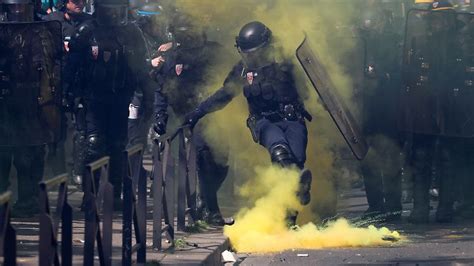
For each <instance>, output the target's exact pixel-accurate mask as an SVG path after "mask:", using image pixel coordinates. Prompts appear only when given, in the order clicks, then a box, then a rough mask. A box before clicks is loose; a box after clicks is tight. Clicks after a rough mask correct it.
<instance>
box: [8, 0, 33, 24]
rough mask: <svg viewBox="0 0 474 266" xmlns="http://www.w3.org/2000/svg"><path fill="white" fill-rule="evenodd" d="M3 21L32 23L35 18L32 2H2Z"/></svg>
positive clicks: (12, 0)
mask: <svg viewBox="0 0 474 266" xmlns="http://www.w3.org/2000/svg"><path fill="white" fill-rule="evenodd" d="M0 2H1V4H2V12H3V20H5V21H8V22H31V21H33V18H34V5H33V1H31V0H0Z"/></svg>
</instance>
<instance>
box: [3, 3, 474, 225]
mask: <svg viewBox="0 0 474 266" xmlns="http://www.w3.org/2000/svg"><path fill="white" fill-rule="evenodd" d="M0 3H2V21H3V22H5V23H18V22H28V23H32V24H31V25H35V24H34V23H33V22H35V21H37V22H39V21H49V22H50V24H48V22H44V23H46V24H44V25H48V26H47V27H46V28H48V31H47V32H48V34H50V35H49V37H48V36H46V35H47V34H45V33H44V32H43V28H42V27H40V26H38V27H36V26H31V27H29V31H26V32H21V33H19V32H18V31H19V30H18V29H16V28H7V29H8V30H4V28H2V33H1V34H2V35H1V36H0V37H1V38H2V40H9V41H8V42H9V44H6V43H3V44H2V45H1V47H0V49H3V50H2V51H11V49H12V47H13V49H16V50H15V51H17V52H18V51H20V52H18V53H15V55H16V56H17V57H16V58H15V60H16V61H15V62H16V63H17V64H16V65H15V66H13V67H12V66H11V65H6V64H5V61H8V60H3V58H2V61H0V75H1V78H2V79H1V80H0V84H1V85H2V91H1V93H2V94H0V104H1V105H2V108H4V110H0V115H1V116H2V120H1V122H2V125H1V131H0V134H1V135H0V137H1V138H2V139H3V140H0V171H1V172H0V175H1V179H0V189H1V190H6V189H8V187H9V181H8V180H9V175H10V170H11V166H12V165H13V166H15V169H16V171H17V177H18V189H19V196H18V201H17V203H16V205H15V206H14V212H15V215H18V216H31V215H33V214H35V213H37V212H38V206H37V199H36V197H37V186H36V184H37V183H38V182H39V181H40V180H41V179H42V178H43V172H44V167H45V163H46V164H47V166H48V167H49V168H50V169H49V171H50V172H51V173H50V174H51V175H55V174H61V173H63V172H66V166H65V161H64V158H65V157H66V155H65V151H64V142H65V139H66V136H65V135H66V134H65V133H64V132H69V131H71V132H72V138H73V143H74V144H73V147H74V148H73V167H72V168H73V169H72V177H73V181H74V182H75V183H77V184H78V185H80V184H81V183H82V176H83V175H84V166H85V164H86V163H90V162H93V161H94V160H97V159H99V158H100V157H102V156H104V155H108V156H110V168H109V169H110V173H109V176H110V181H111V183H112V184H113V186H114V198H115V200H114V202H115V204H116V207H117V208H120V207H121V193H122V175H123V173H124V172H125V171H124V169H123V168H124V167H126V165H125V163H124V162H123V161H122V159H123V157H122V151H123V150H124V149H125V148H126V146H127V145H134V144H138V143H141V144H144V145H145V146H146V144H147V143H148V138H149V134H148V132H149V129H150V128H151V129H152V130H151V132H153V134H155V135H158V136H162V135H164V134H166V131H167V124H168V107H171V108H172V109H173V111H174V113H175V114H176V116H177V117H178V118H180V119H181V120H182V121H181V123H182V124H183V125H188V126H191V127H192V128H194V133H195V134H194V135H195V141H196V146H197V160H198V176H199V178H200V182H199V184H200V194H201V200H200V212H199V215H200V217H199V218H201V219H204V220H206V221H207V222H209V223H211V224H215V225H224V224H232V223H233V220H232V219H229V218H224V217H222V215H221V213H220V210H219V206H218V203H217V191H218V189H219V187H220V186H221V184H222V182H223V181H224V179H225V177H226V175H227V172H228V165H227V163H226V160H223V159H219V160H216V158H215V154H214V153H213V152H212V150H211V148H210V147H209V145H208V144H207V143H206V141H205V140H204V138H202V136H201V134H200V131H201V130H202V129H201V128H200V126H199V124H197V122H198V120H199V119H201V118H202V117H203V116H205V115H206V114H208V113H211V112H214V111H217V110H219V109H222V108H223V107H224V106H225V105H227V104H228V103H229V102H230V101H231V100H232V99H233V98H234V97H235V96H237V95H239V94H240V93H242V91H243V94H244V96H245V97H246V99H247V102H248V105H249V112H250V114H249V119H248V120H247V125H248V127H249V128H250V130H251V133H252V137H253V138H254V140H255V142H256V143H258V144H260V145H262V146H263V147H265V148H266V149H267V150H268V152H269V154H270V158H271V161H272V162H273V163H276V164H279V165H280V166H282V167H292V168H295V169H299V170H301V176H300V187H299V190H298V197H299V200H300V203H301V204H303V205H306V204H308V203H309V201H310V195H309V190H310V187H311V179H312V177H311V172H309V171H308V170H306V169H305V168H304V164H305V161H306V146H307V134H308V133H307V129H306V121H311V115H310V114H309V113H308V112H307V111H306V109H305V107H304V105H303V101H302V99H301V97H300V95H298V92H297V89H296V85H295V81H294V77H293V74H292V71H293V65H292V63H291V60H287V61H284V62H275V60H274V53H275V51H274V49H273V46H272V42H273V38H272V32H271V30H270V29H269V28H267V27H266V26H265V25H264V24H262V23H260V22H251V23H248V24H246V25H245V26H244V27H243V28H242V29H241V31H240V33H239V35H238V36H237V42H236V46H237V50H238V52H239V54H240V55H241V56H242V60H241V61H240V62H239V63H238V64H236V65H235V66H234V68H233V69H232V70H231V71H230V73H229V75H228V76H227V77H226V79H225V82H224V85H223V86H222V88H220V89H219V90H217V91H216V93H214V94H213V95H211V96H210V97H209V98H207V99H205V100H204V101H202V100H203V99H201V98H200V97H201V96H200V94H201V92H200V91H198V90H197V88H199V85H200V84H203V83H204V82H205V81H206V80H205V73H206V71H207V68H208V67H209V66H210V65H211V64H212V63H213V62H215V61H216V60H217V58H218V57H225V56H226V54H225V53H226V51H225V50H224V49H223V48H222V47H221V46H220V45H219V44H218V43H215V42H211V41H209V40H208V39H207V38H206V34H205V33H202V32H199V31H196V29H195V28H193V27H194V26H195V25H193V23H192V21H191V20H190V18H189V17H186V16H184V14H180V13H179V12H177V11H176V9H175V8H170V7H164V6H162V5H159V4H158V3H155V2H151V1H150V2H148V1H144V2H143V3H141V2H139V1H131V2H129V1H128V0H96V1H95V3H94V8H93V9H94V10H95V13H94V14H93V15H90V14H88V13H85V12H84V10H85V5H86V2H85V0H62V1H59V2H58V3H56V5H55V6H54V7H53V6H51V7H49V9H48V10H47V11H45V10H44V9H42V8H41V5H40V2H38V1H36V2H32V1H31V0H0ZM382 7H383V6H382V4H380V3H377V1H375V3H373V5H372V7H371V8H367V10H368V11H370V12H367V14H364V15H362V16H361V18H362V20H363V21H362V22H361V24H360V26H358V34H359V35H360V36H361V37H362V38H363V39H364V43H365V50H366V51H367V53H366V56H365V63H366V64H365V69H364V71H365V72H364V73H365V80H366V81H367V83H366V84H365V87H367V89H366V90H365V91H364V93H363V94H362V96H361V97H362V102H363V108H362V109H363V117H364V119H363V128H364V133H365V136H366V138H367V139H368V141H369V145H370V147H371V151H369V155H368V156H367V158H366V160H364V161H363V162H362V164H361V173H362V176H363V177H364V184H365V189H366V194H367V200H368V203H369V209H368V210H367V212H366V215H367V216H370V217H383V219H395V220H397V219H400V218H401V211H402V178H401V175H402V174H404V175H405V179H408V180H409V182H408V183H412V184H413V185H412V186H413V190H412V192H413V193H412V194H413V196H412V199H413V202H414V208H413V210H412V212H411V215H410V217H409V220H410V221H411V222H414V223H426V222H428V219H429V211H430V194H429V192H430V185H431V182H432V180H434V179H435V176H439V178H436V182H437V183H438V184H439V185H438V186H436V187H438V188H439V204H438V210H437V215H436V220H437V221H439V222H450V221H452V219H453V217H454V214H455V211H459V213H462V214H463V215H465V216H469V215H471V216H472V215H473V214H474V199H473V197H472V195H471V194H472V193H469V192H470V191H469V189H468V188H469V187H471V188H472V182H473V181H472V180H471V178H469V176H468V175H464V176H463V177H462V178H457V177H455V176H459V175H462V174H461V172H463V173H465V172H468V170H465V169H464V168H465V166H466V161H467V159H466V157H468V158H470V157H473V158H474V156H472V155H467V156H464V157H463V155H461V157H463V159H462V160H460V161H462V162H463V164H459V160H457V159H456V156H457V155H455V152H454V149H455V148H454V147H460V145H461V146H463V145H464V144H465V145H466V147H467V146H472V144H469V139H468V138H463V137H461V136H459V137H453V136H451V135H449V134H448V136H446V134H445V132H441V133H440V132H435V131H430V132H427V131H426V130H425V131H423V130H414V129H413V123H414V122H415V123H418V122H419V121H418V120H416V119H415V118H413V115H410V114H409V116H410V117H409V119H408V118H404V120H403V121H405V122H400V116H401V114H400V113H401V112H400V111H399V110H400V106H403V108H406V109H407V110H411V111H413V106H411V105H409V104H407V105H403V103H402V100H401V99H402V98H403V97H400V95H399V94H400V89H401V88H402V87H403V88H408V87H410V86H411V85H413V86H425V84H424V83H423V84H422V85H420V82H415V83H414V84H411V83H410V82H411V79H410V77H411V76H416V77H413V79H417V78H419V77H420V75H421V74H420V73H418V72H419V70H418V69H412V68H410V67H411V66H412V65H411V64H410V63H407V62H406V60H405V54H404V53H405V51H404V50H406V43H405V48H403V46H404V45H403V44H402V43H403V40H404V37H403V35H406V33H405V29H398V30H396V29H395V27H394V26H395V24H396V22H394V21H393V20H390V18H393V17H390V16H386V13H384V12H385V11H383V8H382ZM414 7H415V8H417V9H419V10H425V11H429V12H450V13H453V14H456V12H459V11H457V10H454V7H453V5H452V4H451V3H448V2H444V1H440V2H434V1H427V0H425V1H420V0H417V1H415V6H414ZM379 11H380V12H379ZM461 12H467V11H464V10H463V11H461ZM164 14H165V15H164ZM165 16H166V17H167V19H166V20H162V21H161V22H160V19H163V17H165ZM419 18H420V20H422V18H421V17H420V16H419ZM58 21H59V22H60V24H61V27H60V28H59V29H60V32H59V33H58V32H57V30H55V26H54V25H56V24H55V23H57V22H58ZM431 22H432V23H435V22H433V21H431ZM423 23H426V21H423ZM469 23H471V24H472V23H473V22H472V21H467V22H466V21H464V26H466V25H469ZM19 24H21V23H19ZM40 24H41V23H39V24H38V25H40ZM41 25H42V24H41ZM445 26H446V25H445ZM470 26H471V27H472V25H470ZM447 27H448V28H446V29H445V30H446V31H454V27H461V26H459V23H455V24H452V25H451V24H447ZM449 27H453V28H452V29H451V28H449ZM433 28H434V27H433ZM430 29H431V28H430ZM20 30H21V29H20ZM422 31H423V30H422ZM471 32H472V31H467V32H465V33H464V34H465V35H469V34H470V33H471ZM55 34H56V35H59V38H60V39H61V41H60V45H59V47H58V45H57V42H56V41H55V38H54V37H55V36H54V35H55ZM51 35H52V36H53V37H51ZM38 36H39V37H38ZM43 36H45V37H44V38H43ZM420 36H423V37H425V36H430V38H436V33H435V32H434V30H433V31H432V32H430V33H429V34H428V33H422V34H421V35H420ZM414 37H419V36H416V34H415V36H414ZM470 37H472V36H470ZM42 38H43V39H42ZM461 39H462V38H461ZM469 40H470V39H469ZM469 40H466V41H465V42H467V43H469ZM431 41H432V42H431V43H436V39H433V40H431ZM405 42H406V40H405ZM423 42H429V41H428V40H423V41H418V42H417V45H418V48H419V47H422V46H423V45H424V44H423ZM37 43H40V44H42V45H37ZM20 44H21V45H20ZM35 45H36V46H38V47H35ZM19 47H20V48H19ZM25 47H27V48H25ZM425 47H428V45H425ZM7 48H9V49H10V50H8V49H7ZM451 48H452V47H451ZM424 49H425V50H423V49H412V50H413V51H412V52H415V53H416V51H418V50H421V51H422V53H425V52H426V49H427V48H424ZM443 49H445V48H444V47H438V51H441V50H443ZM409 50H410V49H409ZM467 50H469V48H467ZM58 51H59V52H58ZM470 51H472V49H471V50H470ZM431 53H433V52H431ZM468 54H469V53H468V52H466V53H465V55H466V56H468ZM1 55H2V57H5V54H4V53H3V52H2V54H1ZM469 55H470V54H469ZM448 56H449V55H448ZM24 58H27V60H25V59H24ZM31 58H34V60H31ZM417 58H423V60H425V61H423V62H419V63H420V64H422V65H423V66H431V67H432V69H435V70H434V71H436V72H433V73H431V72H430V74H429V76H430V78H434V79H435V80H436V79H437V80H438V82H437V84H444V85H446V84H447V83H446V82H445V83H443V82H444V81H445V79H443V78H439V77H438V75H440V74H441V75H443V74H442V73H444V74H445V75H446V77H448V78H449V79H448V83H449V82H450V81H452V77H451V76H450V75H448V74H447V72H442V71H440V70H439V69H436V67H437V64H444V63H445V61H439V62H441V63H439V62H438V61H436V60H435V59H434V58H435V57H432V56H431V55H428V54H423V55H419V56H418V57H417ZM402 59H403V62H402ZM22 60H23V61H22ZM429 60H431V61H429ZM469 60H472V57H471V58H470V59H469ZM58 61H60V62H62V64H60V65H59V67H60V69H61V70H60V71H58V70H57V69H56V68H55V64H57V62H58ZM428 61H429V62H428ZM466 61H468V59H466ZM24 62H33V63H34V64H24ZM6 69H8V70H6ZM470 70H471V71H472V67H471V69H470ZM36 73H39V75H35V74H36ZM55 73H62V74H55ZM43 75H47V78H44V76H43ZM427 75H428V74H427ZM431 75H433V76H434V77H431ZM33 76H34V77H35V78H33V79H32V78H31V77H33ZM423 77H424V76H423ZM55 78H57V80H56V79H55ZM44 80H47V82H49V83H48V85H47V86H44V87H47V88H48V90H49V91H47V92H44V91H43V90H42V88H43V83H42V82H44ZM10 81H15V82H16V84H14V85H11V82H10ZM19 81H21V82H19ZM421 81H423V80H421ZM236 84H237V85H241V86H235V85H236ZM429 84H431V86H435V85H434V83H429ZM468 85H469V84H468ZM470 86H472V81H471V84H470ZM36 87H38V88H39V89H38V90H39V92H35V93H36V94H33V95H31V92H29V91H31V88H36ZM55 87H58V88H59V87H62V92H61V95H60V109H61V110H60V111H58V110H54V108H53V111H52V110H50V109H48V110H46V109H45V108H47V107H45V106H47V104H45V103H43V102H42V100H44V99H42V98H43V96H44V95H46V94H48V93H49V94H51V91H52V89H51V88H55ZM241 87H243V90H242V89H241ZM11 88H15V89H11ZM236 88H237V90H236ZM38 93H39V94H38ZM15 94H16V95H15ZM52 98H54V97H52ZM25 99H27V100H25ZM32 99H35V100H36V99H37V100H38V102H39V103H36V102H35V103H29V102H28V101H30V100H32ZM395 99H396V100H395ZM22 100H24V101H26V103H24V102H21V101H22ZM54 101H55V100H54V99H53V100H52V102H54ZM408 102H409V101H408ZM52 105H54V104H52ZM18 106H21V108H18ZM29 108H30V109H31V110H29ZM410 108H411V109H410ZM20 109H21V110H20ZM12 110H14V111H12ZM45 110H46V111H45ZM7 111H8V112H9V114H6V113H7ZM12 112H18V113H15V114H14V115H12V114H11V113H12ZM38 112H39V113H42V112H48V113H49V114H51V113H53V117H54V116H60V117H61V119H60V120H61V121H62V122H59V123H58V124H59V126H56V127H54V130H52V129H51V128H52V127H51V123H49V124H48V126H47V129H46V130H44V129H42V128H43V127H44V123H43V122H42V120H41V119H40V120H38V121H36V120H35V119H32V117H33V116H40V115H39V114H38ZM407 112H408V111H406V112H403V113H404V114H405V115H406V113H407ZM66 114H67V115H66ZM473 118H474V117H473ZM46 120H47V119H46ZM66 120H67V123H66V122H65V121H66ZM414 120H416V121H414ZM406 121H408V122H406ZM403 123H406V124H407V125H405V124H403ZM196 124H197V125H196ZM408 124H409V125H408ZM67 125H69V126H70V127H71V128H72V130H69V131H68V126H67ZM400 128H402V129H401V130H400ZM51 132H54V134H52V133H51ZM381 136H383V137H381ZM460 143H461V144H460ZM46 144H48V145H46ZM463 148H465V147H463ZM468 149H469V148H466V149H465V150H464V151H463V152H464V153H465V154H467V153H469V151H468ZM383 152H386V153H388V154H386V155H385V156H383V157H380V156H377V154H381V153H383ZM401 154H402V155H403V156H402V155H401ZM45 155H46V156H45ZM394 158H400V161H401V162H400V163H395V162H394ZM45 160H46V162H45ZM455 162H456V163H455ZM457 166H459V167H458V168H456V167H457ZM455 168H456V169H455ZM460 168H463V169H462V170H463V171H461V169H460ZM407 169H411V174H410V176H412V177H413V178H406V176H407V175H409V174H408V171H407ZM435 170H436V171H435ZM434 172H437V173H438V175H435V174H433V173H434ZM469 184H471V185H469ZM463 189H464V190H463ZM455 203H456V204H455ZM296 215H297V213H296V214H295V213H294V212H292V211H291V210H290V211H289V214H288V219H289V221H290V222H292V223H294V222H295V220H296Z"/></svg>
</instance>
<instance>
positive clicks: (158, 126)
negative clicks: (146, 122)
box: [153, 122, 166, 136]
mask: <svg viewBox="0 0 474 266" xmlns="http://www.w3.org/2000/svg"><path fill="white" fill-rule="evenodd" d="M153 130H154V131H155V133H156V134H158V135H160V136H162V135H164V134H165V133H166V125H164V124H163V123H160V122H158V123H155V124H154V125H153Z"/></svg>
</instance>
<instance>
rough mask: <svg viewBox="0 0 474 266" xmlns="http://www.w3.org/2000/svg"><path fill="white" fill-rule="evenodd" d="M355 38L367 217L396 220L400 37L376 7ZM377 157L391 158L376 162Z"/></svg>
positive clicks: (366, 15) (398, 202) (398, 200)
mask: <svg viewBox="0 0 474 266" xmlns="http://www.w3.org/2000/svg"><path fill="white" fill-rule="evenodd" d="M362 19H363V20H362V25H361V27H360V34H361V36H362V38H363V39H364V43H365V45H366V57H367V58H366V66H365V71H364V72H365V86H364V91H363V117H364V135H365V136H367V139H368V141H369V144H370V151H369V153H368V155H367V158H366V159H365V160H364V161H363V163H362V168H361V170H362V174H363V177H364V184H365V191H366V196H367V202H368V204H369V209H368V210H367V211H366V215H368V216H376V217H377V218H380V219H399V218H400V217H401V210H402V205H401V177H400V168H401V167H400V163H394V160H393V159H394V158H398V157H400V151H401V148H400V141H399V138H398V132H397V122H396V119H397V113H396V112H397V101H396V99H397V93H398V89H399V86H400V84H399V82H400V64H399V58H400V53H399V52H401V49H400V48H401V45H400V41H401V37H400V36H398V34H397V33H396V31H395V30H394V29H393V28H391V26H392V25H391V24H390V22H389V21H388V19H386V18H385V16H384V14H383V12H382V10H381V9H379V7H378V6H372V7H371V8H368V9H366V11H365V12H364V13H363V14H362ZM381 153H386V154H390V156H386V157H385V158H384V156H379V154H381Z"/></svg>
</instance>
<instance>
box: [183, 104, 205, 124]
mask: <svg viewBox="0 0 474 266" xmlns="http://www.w3.org/2000/svg"><path fill="white" fill-rule="evenodd" d="M204 115H205V114H204V112H202V111H201V110H200V109H199V108H196V109H194V110H193V111H191V112H189V113H187V114H186V115H185V116H184V122H183V126H190V127H191V128H194V126H195V125H196V124H197V123H198V122H199V119H201V118H202V117H203V116H204Z"/></svg>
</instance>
